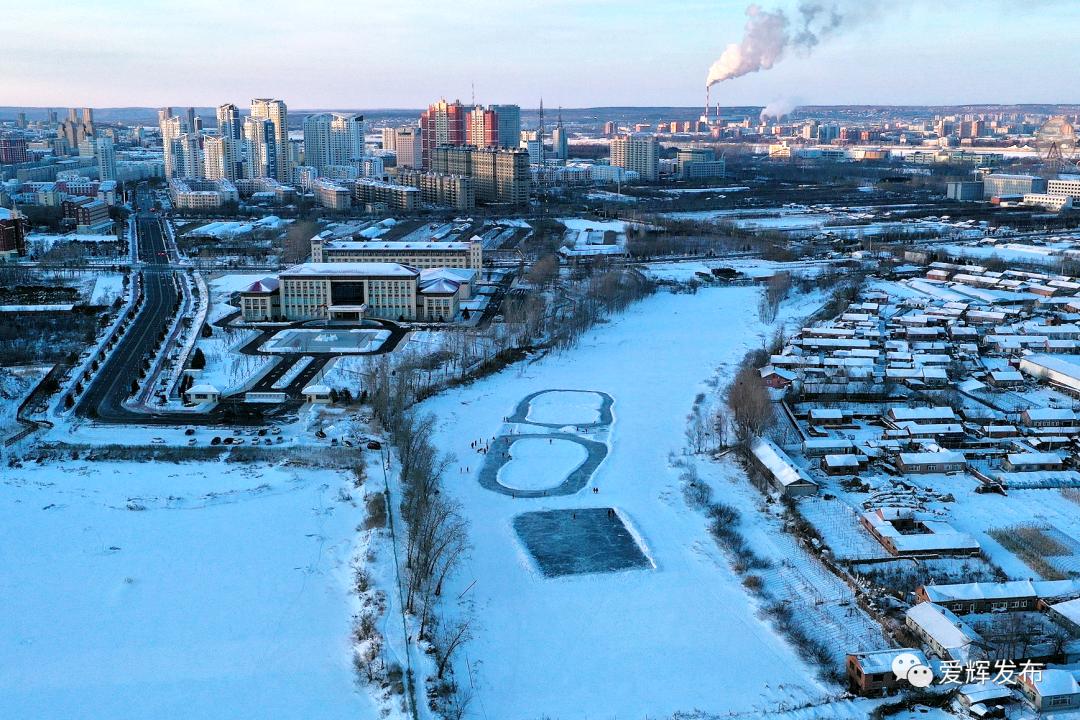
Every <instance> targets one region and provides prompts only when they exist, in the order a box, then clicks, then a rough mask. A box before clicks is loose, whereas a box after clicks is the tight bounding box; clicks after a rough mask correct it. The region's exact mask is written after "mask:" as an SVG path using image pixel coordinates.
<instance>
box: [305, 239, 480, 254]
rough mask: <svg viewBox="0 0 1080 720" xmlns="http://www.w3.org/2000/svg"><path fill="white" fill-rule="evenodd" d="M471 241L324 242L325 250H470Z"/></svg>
mask: <svg viewBox="0 0 1080 720" xmlns="http://www.w3.org/2000/svg"><path fill="white" fill-rule="evenodd" d="M469 246H470V243H467V242H456V241H455V242H402V241H400V240H398V241H391V240H384V241H379V240H372V241H367V242H364V241H360V240H330V241H328V242H326V243H324V244H323V250H324V251H326V250H392V251H398V252H401V251H406V250H433V251H442V252H461V251H462V250H468V249H469Z"/></svg>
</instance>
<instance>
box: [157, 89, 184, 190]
mask: <svg viewBox="0 0 1080 720" xmlns="http://www.w3.org/2000/svg"><path fill="white" fill-rule="evenodd" d="M158 127H159V128H160V129H161V148H162V153H163V155H164V158H165V177H166V179H168V178H173V177H176V176H177V173H178V166H177V162H176V144H175V142H176V140H177V138H179V137H180V135H182V134H183V128H182V123H181V121H180V118H179V117H178V116H176V115H173V114H172V108H169V107H166V108H161V109H160V110H158Z"/></svg>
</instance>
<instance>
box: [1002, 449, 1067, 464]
mask: <svg viewBox="0 0 1080 720" xmlns="http://www.w3.org/2000/svg"><path fill="white" fill-rule="evenodd" d="M1005 458H1006V459H1007V460H1008V461H1009V464H1010V465H1061V464H1063V462H1064V461H1063V460H1062V459H1061V456H1060V455H1058V454H1057V453H1050V452H1024V453H1009V454H1008V455H1006V456H1005Z"/></svg>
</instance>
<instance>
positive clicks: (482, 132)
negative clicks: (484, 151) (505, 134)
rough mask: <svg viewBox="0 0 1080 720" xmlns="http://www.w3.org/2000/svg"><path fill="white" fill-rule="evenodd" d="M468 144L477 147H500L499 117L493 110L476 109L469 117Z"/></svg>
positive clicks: (467, 126)
mask: <svg viewBox="0 0 1080 720" xmlns="http://www.w3.org/2000/svg"><path fill="white" fill-rule="evenodd" d="M466 142H467V144H469V145H475V146H476V147H481V148H485V147H499V144H500V143H499V116H498V114H497V113H496V112H495V111H494V110H491V109H487V110H485V109H484V108H482V107H474V108H473V109H472V110H471V111H470V112H469V116H468V124H467V125H466Z"/></svg>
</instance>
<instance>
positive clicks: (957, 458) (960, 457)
mask: <svg viewBox="0 0 1080 720" xmlns="http://www.w3.org/2000/svg"><path fill="white" fill-rule="evenodd" d="M900 462H902V463H903V464H904V465H931V464H937V465H942V464H945V463H948V464H953V463H967V458H965V457H964V453H961V452H956V451H955V450H941V451H939V452H918V453H900Z"/></svg>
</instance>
